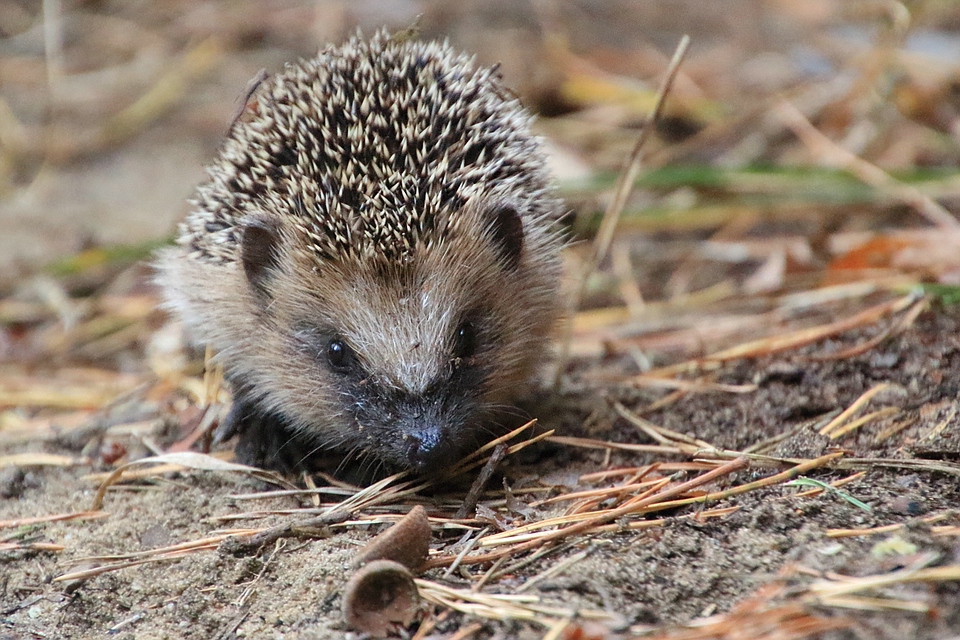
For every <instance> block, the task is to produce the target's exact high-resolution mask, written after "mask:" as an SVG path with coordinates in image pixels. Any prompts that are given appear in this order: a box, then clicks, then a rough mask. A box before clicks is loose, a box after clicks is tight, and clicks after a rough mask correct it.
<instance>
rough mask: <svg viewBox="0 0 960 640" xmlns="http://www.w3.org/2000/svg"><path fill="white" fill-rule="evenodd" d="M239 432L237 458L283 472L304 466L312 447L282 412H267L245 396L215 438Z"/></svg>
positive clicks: (221, 424) (239, 400) (242, 462)
mask: <svg viewBox="0 0 960 640" xmlns="http://www.w3.org/2000/svg"><path fill="white" fill-rule="evenodd" d="M233 436H239V439H238V440H237V445H236V449H235V453H236V457H237V462H240V463H241V464H246V465H250V466H252V467H260V468H262V469H271V470H274V471H279V472H281V473H295V472H297V471H301V470H303V463H304V460H305V459H306V458H308V457H309V454H310V452H311V451H310V449H309V448H308V447H307V445H306V444H305V443H303V442H301V441H300V439H298V438H297V437H296V436H297V434H296V432H295V431H294V430H293V429H291V428H290V426H289V424H288V423H287V421H286V420H285V419H284V418H283V417H282V416H280V415H277V414H275V413H270V412H264V411H263V410H261V409H260V408H259V407H257V406H256V405H255V404H253V403H250V402H248V401H247V400H245V399H244V398H243V397H242V396H240V397H237V398H235V399H234V401H233V406H232V407H231V408H230V413H229V414H227V417H226V418H225V419H224V420H223V422H221V423H220V426H218V427H217V429H216V431H214V434H213V437H214V441H215V442H224V441H226V440H229V439H230V438H232V437H233Z"/></svg>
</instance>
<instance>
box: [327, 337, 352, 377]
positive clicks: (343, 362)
mask: <svg viewBox="0 0 960 640" xmlns="http://www.w3.org/2000/svg"><path fill="white" fill-rule="evenodd" d="M352 359H353V352H352V351H351V350H350V347H348V346H347V343H345V342H344V341H343V340H342V339H340V338H334V339H333V340H331V341H330V343H329V344H328V345H327V361H328V362H329V363H330V366H331V367H333V369H334V370H335V371H337V372H338V373H344V372H346V371H347V369H349V368H350V362H351V361H352Z"/></svg>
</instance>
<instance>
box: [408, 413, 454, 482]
mask: <svg viewBox="0 0 960 640" xmlns="http://www.w3.org/2000/svg"><path fill="white" fill-rule="evenodd" d="M404 440H405V441H406V442H405V449H406V457H407V462H408V464H409V465H410V467H411V468H413V469H416V470H417V471H427V470H430V469H435V468H439V467H442V466H446V465H448V464H453V463H454V462H456V460H444V459H443V458H444V452H445V451H447V450H448V447H446V446H445V443H444V437H443V431H442V429H441V428H440V425H438V424H425V425H418V427H417V428H416V429H412V430H411V431H409V432H408V433H407V434H406V435H405V436H404Z"/></svg>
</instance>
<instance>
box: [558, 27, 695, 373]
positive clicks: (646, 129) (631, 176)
mask: <svg viewBox="0 0 960 640" xmlns="http://www.w3.org/2000/svg"><path fill="white" fill-rule="evenodd" d="M689 47H690V38H689V37H688V36H686V35H685V36H683V37H682V38H681V39H680V43H679V44H678V45H677V49H676V51H674V54H673V58H672V59H671V60H670V64H669V66H668V67H667V73H666V76H665V77H664V79H663V83H662V84H661V85H660V89H659V90H658V91H657V97H656V101H655V102H654V107H653V111H652V112H651V114H650V117H649V118H647V119H646V120H645V121H644V123H643V126H642V127H641V129H640V133H639V134H638V135H637V141H636V143H635V144H634V145H633V150H632V151H631V152H630V156H629V157H628V159H627V163H626V166H625V168H624V170H623V171H621V172H620V175H619V177H618V178H617V185H616V186H615V187H614V196H613V199H612V200H611V201H610V204H609V205H608V206H607V210H606V211H605V212H604V214H603V220H602V221H601V223H600V229H599V230H598V231H597V238H596V240H595V241H594V244H593V251H592V253H591V255H590V258H589V259H588V260H587V262H586V264H585V265H584V267H583V271H582V273H581V274H580V277H579V280H578V282H577V284H576V287H575V289H574V290H573V293H572V295H571V296H570V301H569V303H568V305H567V316H568V317H569V318H572V317H573V315H574V312H575V311H576V309H577V307H578V306H580V300H581V299H582V298H583V294H584V291H585V290H586V286H587V280H588V279H589V277H590V274H592V273H593V272H594V271H596V269H597V267H598V266H599V264H600V262H602V261H603V259H604V257H605V256H606V255H607V252H608V251H609V249H610V244H611V242H613V234H614V231H615V230H616V228H617V222H618V221H619V219H620V214H621V213H622V212H623V207H624V206H625V205H626V203H627V197H628V196H629V195H630V192H631V191H632V190H633V185H634V183H635V182H636V181H637V175H638V174H639V173H640V165H641V161H642V159H643V155H642V152H643V147H644V145H645V144H646V142H647V139H648V138H649V137H650V134H651V132H652V131H653V130H654V129H655V127H656V124H657V122H658V121H659V119H660V114H661V113H662V111H663V105H664V101H665V100H666V98H667V95H669V93H670V88H671V87H672V86H673V81H674V80H675V79H676V77H677V73H678V72H679V71H680V65H681V64H683V59H684V58H685V57H686V55H687V50H688V48H689ZM572 340H573V321H572V320H569V321H568V322H567V323H566V326H565V328H564V335H563V337H562V338H561V342H560V355H559V357H558V364H557V376H556V380H555V381H554V383H555V386H556V385H559V383H560V375H561V373H562V372H563V369H564V365H565V364H566V361H567V357H568V356H569V353H570V343H571V342H572Z"/></svg>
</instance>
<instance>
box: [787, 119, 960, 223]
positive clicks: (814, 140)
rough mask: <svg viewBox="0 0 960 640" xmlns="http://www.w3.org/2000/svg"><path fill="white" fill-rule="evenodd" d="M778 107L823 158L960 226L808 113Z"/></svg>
mask: <svg viewBox="0 0 960 640" xmlns="http://www.w3.org/2000/svg"><path fill="white" fill-rule="evenodd" d="M777 111H778V113H779V114H780V116H781V117H782V118H783V120H784V122H786V124H787V126H788V127H790V129H791V130H792V131H793V132H794V133H795V134H796V135H797V137H798V138H800V140H802V141H803V143H804V144H805V145H807V147H809V148H810V149H811V150H812V151H813V152H814V153H816V155H817V156H818V157H819V158H820V159H821V160H823V161H824V162H826V163H828V164H830V165H833V166H836V167H839V168H841V169H846V170H847V171H849V172H850V173H852V174H853V175H855V176H856V177H857V178H859V179H860V180H862V181H863V182H864V183H865V184H868V185H870V186H871V187H873V188H875V189H877V190H878V191H881V192H883V193H884V194H886V195H888V196H889V197H890V198H892V199H894V200H898V201H900V202H902V203H904V204H906V205H907V206H910V207H912V208H914V209H915V210H916V211H917V213H919V214H920V215H922V216H924V217H925V218H927V220H929V221H930V222H932V223H933V224H935V225H936V226H938V227H945V228H953V227H957V226H960V222H958V221H957V219H956V218H955V217H953V215H952V214H951V213H950V212H949V211H947V210H946V209H945V208H944V207H943V205H941V204H940V203H938V202H937V201H935V200H934V199H933V198H931V197H930V196H928V195H926V194H924V193H923V192H921V191H919V190H917V189H916V188H915V187H912V186H910V185H908V184H904V183H902V182H900V181H898V180H895V179H894V178H893V177H892V176H891V175H890V174H889V173H887V172H886V171H884V170H883V169H881V168H880V167H878V166H876V165H874V164H871V163H869V162H867V161H866V160H864V159H863V158H860V157H858V156H856V155H854V154H853V153H850V152H849V151H847V150H846V149H844V148H843V147H841V146H840V145H838V144H836V143H835V142H833V141H832V140H831V139H830V138H828V137H827V136H825V135H823V134H822V133H820V131H818V130H817V128H816V127H814V126H813V125H812V124H810V121H809V120H807V118H806V116H804V115H803V114H802V113H800V111H799V110H797V108H796V107H794V106H793V105H792V104H790V103H789V102H787V101H786V100H784V101H781V102H780V104H779V106H778V107H777Z"/></svg>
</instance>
